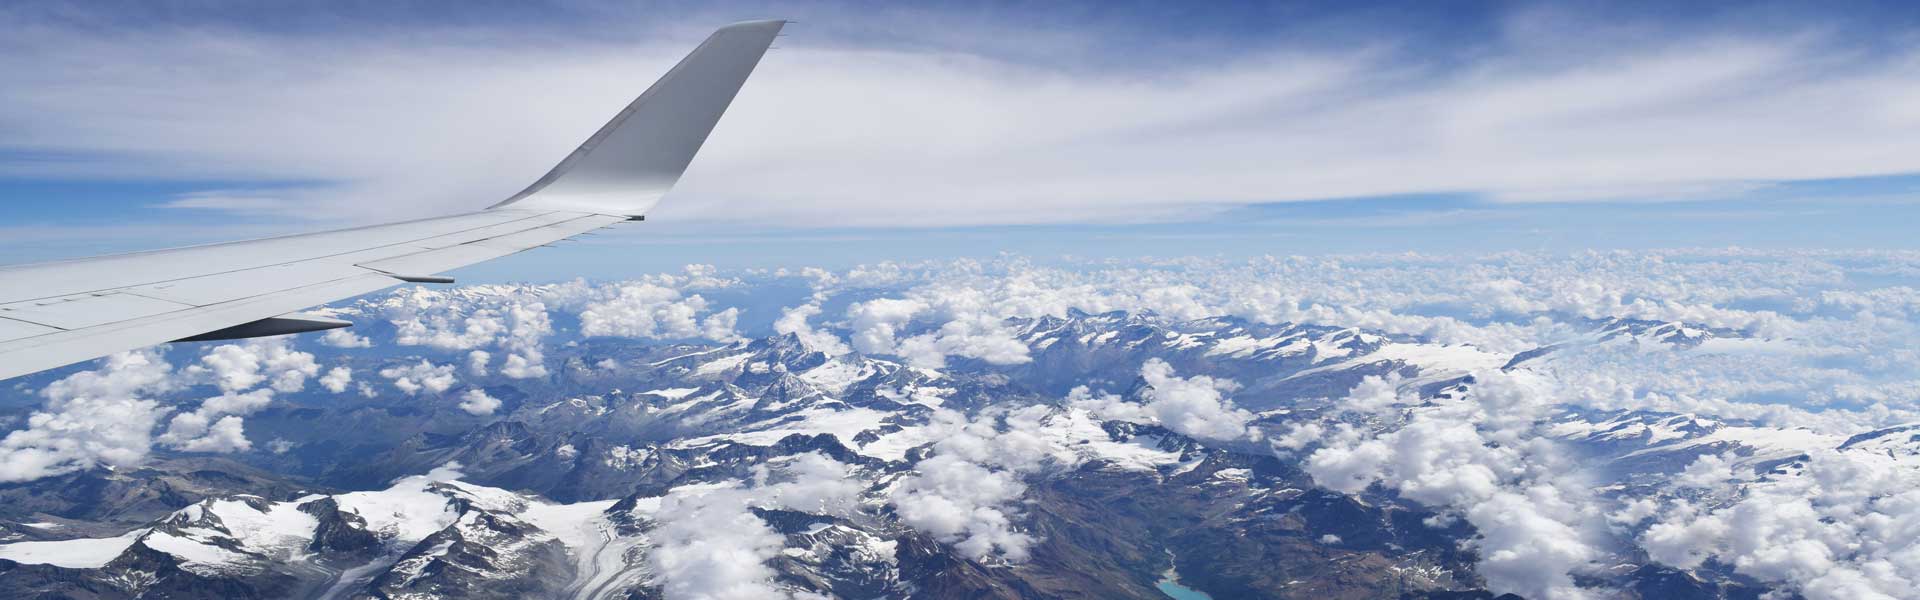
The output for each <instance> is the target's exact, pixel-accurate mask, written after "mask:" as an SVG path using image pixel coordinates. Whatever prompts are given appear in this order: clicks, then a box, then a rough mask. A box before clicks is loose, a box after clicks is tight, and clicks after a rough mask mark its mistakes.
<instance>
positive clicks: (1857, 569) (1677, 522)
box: [1640, 450, 1920, 600]
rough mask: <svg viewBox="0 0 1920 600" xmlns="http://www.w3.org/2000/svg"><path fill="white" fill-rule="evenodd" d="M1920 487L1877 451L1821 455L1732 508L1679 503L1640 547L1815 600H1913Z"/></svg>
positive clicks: (1911, 468)
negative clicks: (1713, 562) (1727, 569)
mask: <svg viewBox="0 0 1920 600" xmlns="http://www.w3.org/2000/svg"><path fill="white" fill-rule="evenodd" d="M1706 460H1707V459H1706V458H1705V457H1703V458H1702V462H1706ZM1699 465H1700V463H1696V466H1699ZM1699 470H1700V471H1701V472H1708V471H1716V470H1719V469H1717V468H1712V467H1701V468H1700V469H1699ZM1689 471H1694V469H1689ZM1916 490H1920V466H1916V465H1914V464H1912V463H1911V462H1910V461H1902V460H1900V459H1899V458H1896V457H1894V456H1890V455H1888V454H1883V453H1877V452H1873V451H1863V450H1848V451H1830V450H1829V451H1819V452H1814V453H1812V454H1811V455H1810V456H1809V457H1808V459H1807V460H1806V462H1805V466H1804V468H1803V469H1788V470H1782V471H1777V472H1773V473H1770V474H1768V475H1766V476H1765V478H1764V479H1763V480H1761V481H1758V482H1755V483H1752V484H1750V485H1746V486H1744V487H1743V488H1742V492H1741V494H1740V497H1739V498H1738V499H1737V501H1735V502H1732V503H1731V504H1729V505H1725V506H1720V507H1716V508H1708V507H1703V506H1698V505H1695V504H1693V503H1690V502H1686V501H1676V502H1674V503H1672V504H1671V505H1670V506H1669V507H1668V508H1667V510H1666V511H1665V514H1664V515H1663V516H1662V517H1661V518H1660V519H1659V521H1658V522H1657V523H1655V524H1654V525H1653V526H1652V527H1650V528H1648V529H1647V530H1646V532H1645V533H1644V534H1643V536H1642V537H1641V540H1640V541H1641V543H1642V545H1643V546H1644V547H1645V548H1646V549H1647V552H1648V554H1649V555H1650V556H1651V557H1652V558H1653V559H1654V560H1657V561H1660V562H1664V563H1667V564H1670V565H1674V566H1678V567H1682V568H1692V567H1696V566H1698V565H1700V564H1701V563H1702V562H1703V561H1704V560H1705V559H1707V558H1709V557H1716V558H1718V559H1719V560H1720V561H1721V562H1724V563H1727V564H1730V565H1733V567H1734V570H1736V571H1738V572H1740V573H1742V574H1745V575H1749V576H1752V577H1755V578H1757V579H1760V580H1762V581H1768V582H1777V583H1787V584H1791V585H1792V586H1793V587H1794V588H1796V589H1798V590H1799V591H1800V592H1801V593H1802V594H1803V595H1805V596H1806V597H1807V598H1810V599H1821V600H1839V599H1842V598H1907V597H1912V594H1913V590H1914V589H1915V586H1916V584H1920V562H1916V560H1915V556H1914V540H1915V536H1916V535H1920V534H1916V532H1920V491H1916Z"/></svg>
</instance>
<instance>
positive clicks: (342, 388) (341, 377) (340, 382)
mask: <svg viewBox="0 0 1920 600" xmlns="http://www.w3.org/2000/svg"><path fill="white" fill-rule="evenodd" d="M351 383H353V368H352V367H334V368H331V369H327V374H326V375H325V376H323V377H321V378H320V387H323V388H326V389H327V391H329V392H333V393H335V394H339V393H343V392H346V391H347V385H348V384H351Z"/></svg>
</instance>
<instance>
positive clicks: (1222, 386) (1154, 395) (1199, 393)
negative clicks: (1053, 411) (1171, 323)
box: [1070, 358, 1317, 449]
mask: <svg viewBox="0 0 1920 600" xmlns="http://www.w3.org/2000/svg"><path fill="white" fill-rule="evenodd" d="M1140 376H1141V377H1142V378H1144V379H1145V380H1146V382H1147V385H1148V386H1149V387H1148V389H1147V390H1145V392H1144V394H1145V396H1146V398H1145V399H1146V402H1145V403H1133V402H1128V401H1126V400H1124V399H1122V398H1119V397H1115V396H1111V395H1104V396H1100V397H1090V396H1089V395H1088V394H1087V393H1086V390H1085V388H1080V389H1077V390H1075V394H1074V396H1075V397H1074V398H1070V399H1072V400H1073V401H1074V405H1075V406H1077V407H1081V408H1085V409H1087V410H1090V411H1093V412H1094V414H1097V415H1099V416H1100V418H1102V419H1107V420H1120V421H1134V422H1141V423H1158V424H1161V425H1164V426H1166V427H1167V428H1168V429H1171V430H1173V431H1175V432H1177V433H1181V434H1184V435H1189V436H1193V437H1196V438H1200V439H1205V440H1224V441H1231V440H1240V439H1255V440H1257V439H1259V438H1260V437H1261V434H1260V431H1259V430H1257V429H1253V428H1251V427H1248V423H1250V422H1252V421H1253V413H1250V412H1247V411H1245V410H1242V409H1240V408H1238V407H1236V406H1234V404H1233V401H1232V400H1228V399H1227V398H1226V396H1225V394H1226V393H1227V392H1232V391H1233V390H1236V389H1239V385H1238V384H1235V383H1233V382H1232V381H1227V380H1223V379H1214V378H1212V377H1207V376H1205V375H1197V376H1194V377H1190V378H1181V377H1177V376H1175V375H1174V373H1173V366H1172V365H1169V364H1167V363H1166V361H1163V360H1160V359H1158V358H1154V359H1148V360H1147V362H1146V364H1143V365H1141V366H1140ZM1316 428H1317V426H1316ZM1296 449H1297V447H1296Z"/></svg>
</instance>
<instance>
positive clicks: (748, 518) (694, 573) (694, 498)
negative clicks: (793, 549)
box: [648, 454, 862, 599]
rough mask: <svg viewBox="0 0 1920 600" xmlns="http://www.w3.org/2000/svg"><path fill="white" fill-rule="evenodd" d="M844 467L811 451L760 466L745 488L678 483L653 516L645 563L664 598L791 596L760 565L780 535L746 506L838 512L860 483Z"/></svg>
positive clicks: (848, 506) (781, 541)
mask: <svg viewBox="0 0 1920 600" xmlns="http://www.w3.org/2000/svg"><path fill="white" fill-rule="evenodd" d="M851 472H852V470H851V467H849V466H848V465H845V464H842V463H839V462H837V461H834V460H832V459H829V458H826V457H824V456H821V455H818V454H803V455H800V456H797V457H795V458H794V459H793V460H792V461H790V462H789V463H788V464H786V465H783V466H782V467H781V468H779V469H778V471H775V470H773V469H769V468H768V467H767V466H766V465H761V466H760V467H758V468H757V469H756V476H755V478H754V479H755V481H754V482H753V483H752V484H750V485H740V484H738V483H733V484H727V485H722V486H683V487H679V488H674V489H673V490H672V491H670V492H669V493H668V494H667V495H666V497H664V498H662V499H661V502H660V509H659V510H658V511H656V512H655V513H654V514H653V519H654V521H655V523H656V524H657V526H656V527H655V528H654V529H653V531H652V537H653V539H654V541H655V543H657V544H658V546H657V547H656V548H654V550H653V552H651V553H649V555H648V560H650V561H651V563H652V565H653V567H654V569H655V570H656V571H658V572H659V573H660V576H661V580H662V588H663V590H662V591H663V592H664V593H665V595H666V597H668V598H768V599H773V598H791V597H796V596H800V595H797V594H791V593H789V592H787V591H785V590H782V589H781V588H780V587H779V586H778V585H776V584H775V583H774V582H773V576H774V571H773V569H772V568H770V567H768V566H767V564H766V562H767V560H769V559H772V558H773V557H775V556H776V555H778V553H779V552H780V549H781V548H783V547H784V546H785V544H786V538H785V537H784V536H782V535H780V534H779V533H778V532H775V531H774V530H773V529H772V528H771V527H768V526H767V524H766V522H765V521H763V520H761V519H760V517H759V516H757V515H755V514H754V513H753V512H752V510H751V508H753V507H763V508H785V509H789V510H800V511H807V512H813V513H816V514H830V515H845V514H848V513H849V512H850V511H851V510H853V507H854V505H855V498H856V497H857V496H858V494H859V493H860V491H861V489H862V486H861V485H860V484H858V483H855V481H857V480H854V479H851V478H850V477H849V475H850V474H851Z"/></svg>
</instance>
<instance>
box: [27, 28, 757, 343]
mask: <svg viewBox="0 0 1920 600" xmlns="http://www.w3.org/2000/svg"><path fill="white" fill-rule="evenodd" d="M785 24H786V22H785V21H755V22H747V23H738V24H734V25H730V26H727V27H724V28H721V29H720V30H719V31H716V32H714V34H713V35H712V36H710V37H708V38H707V40H706V41H705V42H703V43H701V44H700V46H699V47H698V48H695V49H694V50H693V52H692V53H691V54H688V55H687V57H686V58H684V59H682V60H681V61H680V63H679V64H678V65H675V66H674V67H673V69H672V70H670V71H667V74H666V75H664V76H662V77H661V78H660V80H659V81H658V82H655V83H654V84H653V86H652V87H650V88H648V89H647V91H646V92H645V93H642V94H641V95H640V97H639V98H637V99H635V100H634V101H633V103H632V104H629V105H628V106H627V107H626V109H624V110H621V111H620V113H619V114H617V115H615V116H614V117H613V120H611V121H609V122H608V123H607V124H606V125H605V126H603V127H601V128H600V130H599V131H598V132H596V133H594V134H593V136H592V137H590V138H588V139H587V141H586V143H584V144H581V145H580V148H579V149H577V150H574V151H573V153H572V154H570V155H568V156H567V158H566V159H565V160H563V161H561V162H560V164H559V165H558V166H555V167H554V168H553V170H552V171H551V172H549V173H547V174H546V176H544V177H541V178H540V179H539V180H538V181H536V182H535V183H534V184H533V185H532V186H530V187H528V188H527V189H526V190H525V191H522V192H520V193H519V194H515V195H514V196H513V197H511V198H508V199H507V200H506V201H503V202H500V203H498V204H495V205H493V206H492V207H490V208H488V209H486V210H482V211H479V212H473V213H467V214H460V215H453V216H449V217H440V218H434V219H423V220H418V221H407V222H402V223H392V224H387V225H376V226H371V227H360V228H355V229H345V230H339V231H329V232H324V233H313V234H306V235H294V236H287V237H278V238H269V239H262V240H252V241H244V242H230V243H224V244H212V245H206V246H194V247H189V248H177V249H172V250H156V251H151V252H136V253H132V254H120V255H113V256H104V257H98V258H85V259H77V260H67V261H60V262H51V263H42V264H33V265H21V266H14V267H0V379H6V378H9V377H14V376H18V375H24V374H27V373H33V372H35V371H41V370H45V369H50V368H54V367H59V366H62V365H67V364H72V363H76V362H80V361H83V360H88V359H92V358H98V357H101V356H105V355H107V354H111V353H114V352H118V351H121V350H129V349H134V348H141V347H145V346H151V345H154V344H159V343H165V342H170V341H196V340H217V339H236V338H246V337H258V336H263V335H279V334H286V333H298V332H302V331H317V330H322V329H332V328H335V327H345V326H347V325H349V323H347V322H345V321H339V320H335V319H330V318H326V317H319V316H312V315H302V314H299V313H297V312H294V311H298V310H300V309H303V308H307V307H310V306H314V305H317V304H324V303H327V302H332V301H335V300H340V299H343V298H350V297H353V296H358V295H361V294H365V293H368V292H372V291H375V290H379V289H382V288H386V287H389V286H393V285H397V284H399V283H401V282H409V281H410V282H451V281H452V280H451V279H449V278H446V277H441V276H437V275H435V274H436V273H440V272H442V271H446V270H449V269H453V268H456V267H461V266H466V265H471V264H474V263H478V262H481V261H486V260H491V259H495V258H499V257H502V256H506V255H508V254H513V253H515V252H520V251H522V250H526V249H529V248H535V247H539V246H541V245H544V244H547V243H550V242H554V241H558V240H562V239H566V238H569V237H572V236H575V235H579V234H582V233H586V232H588V231H592V230H595V229H599V228H601V227H606V226H608V225H612V224H614V223H619V222H622V221H628V220H638V219H640V218H641V217H642V216H643V215H644V214H645V213H646V211H647V210H648V209H651V208H652V207H653V206H654V204H656V203H658V202H659V200H660V197H661V196H662V195H664V194H665V193H666V192H667V190H668V189H670V188H672V187H673V184H674V182H675V181H676V180H678V179H679V177H680V173H681V172H683V171H685V170H686V167H687V164H688V163H689V162H691V161H692V160H693V155H694V153H696V152H698V151H699V150H700V146H701V144H703V143H704V142H705V141H706V139H707V134H708V133H709V132H711V131H712V130H713V126H714V124H715V123H717V122H719V120H720V115H721V113H723V112H725V111H726V109H727V105H728V104H730V103H731V102H732V101H733V98H734V95H735V94H737V93H738V92H739V91H740V86H741V85H742V84H743V83H745V82H746V79H747V76H748V75H749V74H751V73H752V72H753V68H754V66H755V65H757V64H759V62H760V58H761V56H763V55H764V54H766V51H767V47H768V46H769V45H771V44H772V43H773V39H774V36H775V35H777V34H778V33H779V32H780V29H781V27H783V26H784V25H785Z"/></svg>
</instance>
